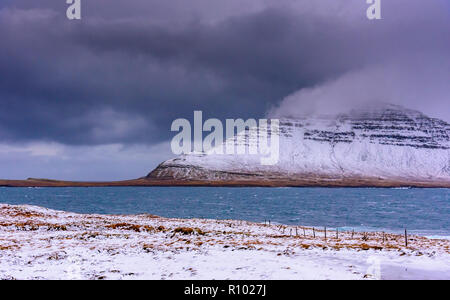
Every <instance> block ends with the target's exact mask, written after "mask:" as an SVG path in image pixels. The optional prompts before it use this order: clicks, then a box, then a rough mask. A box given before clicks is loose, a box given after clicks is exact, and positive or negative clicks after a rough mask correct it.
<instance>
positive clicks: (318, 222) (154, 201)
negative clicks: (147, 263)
mask: <svg viewBox="0 0 450 300" xmlns="http://www.w3.org/2000/svg"><path fill="white" fill-rule="evenodd" d="M0 203H7V204H30V205H38V206H43V207H47V208H51V209H57V210H64V211H71V212H78V213H98V214H140V213H150V214H154V215H159V216H164V217H177V218H193V217H196V218H210V219H237V220H248V221H256V222H264V220H270V221H271V222H272V223H281V224H289V225H308V226H316V227H319V226H327V227H329V228H341V229H355V230H357V231H358V230H359V231H361V230H367V231H370V230H378V231H381V230H384V231H387V232H402V231H403V230H404V229H405V228H407V229H408V231H409V232H411V233H415V234H421V235H426V236H441V237H449V236H450V219H449V217H450V189H379V188H215V187H209V188H208V187H105V188H99V187H97V188H6V187H4V188H0Z"/></svg>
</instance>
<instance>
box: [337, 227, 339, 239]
mask: <svg viewBox="0 0 450 300" xmlns="http://www.w3.org/2000/svg"><path fill="white" fill-rule="evenodd" d="M336 239H339V229H338V228H337V227H336Z"/></svg>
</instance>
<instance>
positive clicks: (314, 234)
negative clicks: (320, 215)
mask: <svg viewBox="0 0 450 300" xmlns="http://www.w3.org/2000/svg"><path fill="white" fill-rule="evenodd" d="M313 237H314V238H316V229H315V228H314V227H313Z"/></svg>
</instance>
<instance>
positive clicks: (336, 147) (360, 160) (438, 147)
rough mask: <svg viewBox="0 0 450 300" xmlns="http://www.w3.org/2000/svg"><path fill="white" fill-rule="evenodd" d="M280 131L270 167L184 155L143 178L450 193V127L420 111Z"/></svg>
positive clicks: (304, 120)
mask: <svg viewBox="0 0 450 300" xmlns="http://www.w3.org/2000/svg"><path fill="white" fill-rule="evenodd" d="M279 129H280V158H279V161H278V163H277V164H276V165H273V166H264V165H261V163H260V157H259V156H258V155H218V154H208V153H201V154H195V153H191V154H187V155H182V156H179V157H177V158H174V159H171V160H168V161H165V162H164V163H162V164H161V165H159V166H158V167H157V168H156V169H155V170H154V171H152V172H151V173H150V174H149V175H148V176H147V178H153V179H171V180H196V181H209V182H214V181H222V182H226V181H233V182H241V181H243V182H245V181H252V182H257V181H260V182H268V181H279V182H283V181H284V182H292V185H297V184H295V182H298V183H299V184H298V185H303V184H302V182H303V183H304V184H305V185H314V182H316V183H319V184H324V183H325V184H327V183H331V185H333V183H337V184H339V182H341V183H342V185H347V184H345V182H347V183H349V182H353V183H355V182H356V183H355V184H353V185H358V183H357V182H360V183H361V185H372V184H371V182H373V185H380V183H385V185H389V182H397V183H399V185H409V184H411V185H420V183H424V182H425V183H439V184H438V185H439V186H449V187H450V139H449V137H450V125H449V124H448V123H446V122H444V121H442V120H438V119H434V118H430V117H427V116H426V115H424V114H422V113H421V112H418V111H415V110H410V109H405V108H403V107H400V106H395V105H383V106H377V107H372V108H370V109H368V108H365V109H353V110H351V111H349V112H348V113H345V114H339V115H335V116H330V115H328V116H315V117H300V118H295V119H293V118H286V119H280V128H279ZM247 133H248V132H247ZM252 142H255V141H248V140H247V141H246V144H248V143H252ZM281 185H283V184H281ZM381 185H383V184H381ZM431 185H433V184H431Z"/></svg>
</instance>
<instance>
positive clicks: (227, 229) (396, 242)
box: [0, 204, 450, 279]
mask: <svg viewBox="0 0 450 300" xmlns="http://www.w3.org/2000/svg"><path fill="white" fill-rule="evenodd" d="M0 256H1V259H0V279H63V278H67V279H450V241H449V240H440V239H428V238H425V237H421V236H414V235H412V236H409V238H408V246H407V247H406V246H405V244H404V236H403V235H396V234H383V233H381V232H369V233H362V232H355V233H353V232H338V236H336V233H335V232H327V238H326V239H325V232H324V230H323V228H321V229H314V231H313V228H311V227H302V226H285V225H275V224H272V225H268V224H260V223H252V222H247V221H240V220H208V219H171V218H162V217H157V216H153V215H148V214H145V215H95V214H89V215H87V214H86V215H83V214H75V213H68V212H62V211H55V210H50V209H45V208H41V207H36V206H28V205H19V206H15V205H6V204H0Z"/></svg>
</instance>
